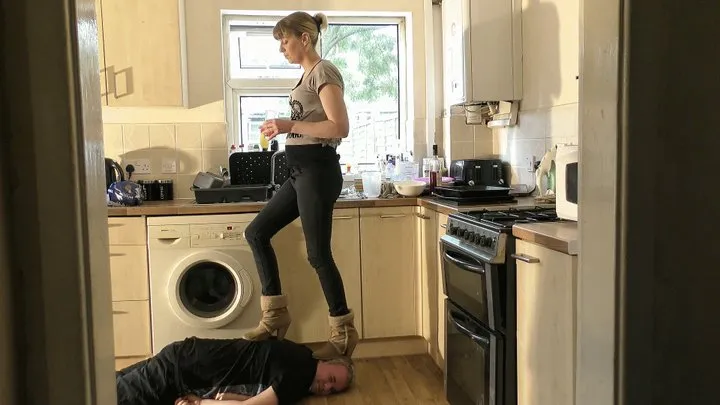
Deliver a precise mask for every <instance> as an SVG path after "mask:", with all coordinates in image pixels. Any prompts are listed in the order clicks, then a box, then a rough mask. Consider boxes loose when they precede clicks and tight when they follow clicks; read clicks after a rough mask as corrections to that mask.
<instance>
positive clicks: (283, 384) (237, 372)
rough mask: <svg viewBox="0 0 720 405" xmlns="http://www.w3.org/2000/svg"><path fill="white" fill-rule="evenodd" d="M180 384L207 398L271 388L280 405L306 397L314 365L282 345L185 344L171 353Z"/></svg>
mask: <svg viewBox="0 0 720 405" xmlns="http://www.w3.org/2000/svg"><path fill="white" fill-rule="evenodd" d="M177 361H178V367H179V371H180V375H181V379H182V382H183V384H184V385H185V387H186V388H187V389H189V390H190V391H191V392H192V393H195V394H196V395H199V396H201V397H205V398H212V397H214V396H215V395H216V394H217V393H218V392H231V393H236V394H243V395H256V394H258V393H260V392H262V391H263V390H265V389H266V388H268V387H270V386H272V387H273V389H274V390H275V393H276V394H277V396H278V400H279V403H280V405H285V404H288V405H289V404H295V403H297V402H298V401H300V400H301V399H302V398H304V397H305V396H307V395H309V394H310V386H311V384H312V382H313V380H314V378H315V372H316V371H317V363H318V361H317V360H315V359H314V358H313V356H312V351H311V350H310V349H309V348H307V347H305V346H303V345H301V344H298V343H295V342H292V341H288V340H274V339H273V340H265V341H258V342H252V341H247V340H244V339H200V338H188V339H185V341H183V342H182V344H181V345H180V347H179V350H178V353H177Z"/></svg>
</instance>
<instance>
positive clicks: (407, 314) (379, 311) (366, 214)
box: [360, 207, 417, 339]
mask: <svg viewBox="0 0 720 405" xmlns="http://www.w3.org/2000/svg"><path fill="white" fill-rule="evenodd" d="M413 211H414V209H413V207H389V208H364V209H361V211H360V232H361V235H362V238H361V240H360V246H361V257H362V262H361V263H362V292H363V301H362V304H363V319H364V322H363V336H364V337H365V338H367V339H370V338H385V337H395V336H413V335H416V334H417V314H416V312H415V308H416V302H415V279H416V272H415V216H414V215H413V214H414V213H413Z"/></svg>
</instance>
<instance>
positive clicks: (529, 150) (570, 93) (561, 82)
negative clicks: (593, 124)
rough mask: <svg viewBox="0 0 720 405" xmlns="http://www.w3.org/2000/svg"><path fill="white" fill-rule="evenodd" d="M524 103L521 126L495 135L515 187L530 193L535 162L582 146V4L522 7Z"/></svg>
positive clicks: (552, 1)
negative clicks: (567, 146) (558, 148)
mask: <svg viewBox="0 0 720 405" xmlns="http://www.w3.org/2000/svg"><path fill="white" fill-rule="evenodd" d="M522 22H523V26H522V29H523V98H522V101H521V102H520V114H519V116H518V125H517V126H515V127H510V128H498V129H494V130H493V152H494V153H495V154H499V155H500V156H501V157H502V158H503V159H504V160H506V161H508V162H509V163H510V164H511V166H512V169H513V170H512V179H511V183H513V184H517V183H523V184H527V185H529V186H531V187H532V185H534V184H535V176H534V173H533V172H532V171H531V170H530V169H529V167H530V164H531V161H532V160H533V159H534V160H538V161H539V160H540V159H541V158H542V157H543V155H544V154H545V152H546V151H547V150H549V149H550V148H552V147H553V146H554V145H555V144H558V143H574V144H577V143H578V101H579V97H578V74H579V58H580V31H579V22H580V14H579V0H524V1H523V14H522Z"/></svg>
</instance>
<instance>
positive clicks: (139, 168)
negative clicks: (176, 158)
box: [124, 159, 152, 174]
mask: <svg viewBox="0 0 720 405" xmlns="http://www.w3.org/2000/svg"><path fill="white" fill-rule="evenodd" d="M124 164H125V166H126V167H127V165H133V167H134V168H135V171H134V172H133V174H150V173H152V168H151V167H150V159H127V160H125V161H124Z"/></svg>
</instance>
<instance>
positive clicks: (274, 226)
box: [245, 145, 349, 316]
mask: <svg viewBox="0 0 720 405" xmlns="http://www.w3.org/2000/svg"><path fill="white" fill-rule="evenodd" d="M285 152H286V154H287V160H288V166H289V168H290V178H289V179H288V180H287V181H286V182H285V183H284V184H283V185H282V187H280V189H279V190H278V191H277V193H275V195H274V196H273V197H272V198H271V199H270V201H269V202H268V203H267V205H266V206H265V207H264V208H263V209H262V211H260V213H259V214H258V215H257V217H255V219H254V220H253V221H252V222H251V223H250V224H249V225H248V227H247V228H246V229H245V238H246V239H247V241H248V244H249V245H250V248H251V249H252V251H253V255H254V256H255V264H256V265H257V268H258V272H259V274H260V282H261V283H262V294H263V295H280V294H281V293H282V288H281V286H280V273H279V271H278V264H277V258H276V256H275V251H274V250H273V248H272V245H271V244H270V240H271V239H272V237H273V236H275V234H276V233H278V232H279V231H280V230H281V229H283V228H284V227H285V226H287V225H288V224H289V223H290V222H292V221H294V220H295V219H296V218H297V217H298V216H300V220H301V221H302V228H303V233H304V234H305V243H306V245H307V253H308V261H309V262H310V264H311V265H312V266H313V268H314V269H315V271H316V272H317V274H318V277H319V278H320V285H321V286H322V289H323V293H324V294H325V300H326V301H327V304H328V308H329V311H330V315H331V316H341V315H345V314H347V313H348V312H349V310H348V307H347V301H346V299H345V288H344V286H343V281H342V277H341V276H340V272H339V271H338V268H337V266H336V265H335V260H333V256H332V252H331V248H330V241H331V236H332V215H333V208H334V206H335V201H336V200H337V198H338V196H339V195H340V191H341V190H342V182H343V180H342V172H341V171H340V165H339V163H338V155H337V154H336V152H335V149H334V148H331V147H326V146H321V145H303V146H299V145H296V146H286V148H285Z"/></svg>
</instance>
